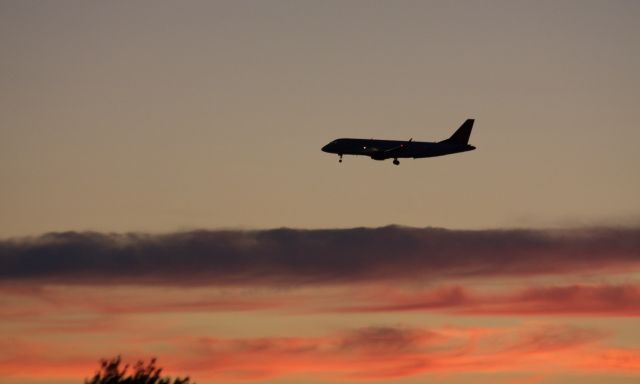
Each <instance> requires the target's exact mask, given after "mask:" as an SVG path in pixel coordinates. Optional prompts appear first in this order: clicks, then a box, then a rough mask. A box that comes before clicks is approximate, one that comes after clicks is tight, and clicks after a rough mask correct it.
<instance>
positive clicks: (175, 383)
mask: <svg viewBox="0 0 640 384" xmlns="http://www.w3.org/2000/svg"><path fill="white" fill-rule="evenodd" d="M121 364H122V358H121V357H120V356H117V357H114V358H113V359H111V360H107V359H102V360H100V370H99V371H98V372H96V374H95V375H94V376H93V378H92V379H91V380H89V379H85V381H84V384H196V383H193V382H191V381H190V379H189V376H187V377H185V378H182V379H181V378H179V377H177V378H175V379H171V378H170V377H161V375H162V368H158V367H157V366H156V359H155V358H152V359H151V361H149V364H145V362H144V361H143V360H139V361H138V362H137V363H136V364H135V365H134V366H133V369H132V371H131V372H129V364H126V365H124V367H121Z"/></svg>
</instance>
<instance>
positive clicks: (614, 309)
mask: <svg viewBox="0 0 640 384" xmlns="http://www.w3.org/2000/svg"><path fill="white" fill-rule="evenodd" d="M358 301H359V302H361V303H362V304H358V305H349V306H342V307H338V308H335V309H334V310H336V311H338V312H394V311H442V312H446V313H449V314H462V315H598V316H640V286H639V285H633V284H618V285H611V284H607V285H570V286H551V287H535V288H525V289H522V288H521V289H519V290H518V291H516V292H513V293H512V292H508V293H484V294H483V293H479V292H474V291H471V290H469V289H466V288H463V287H461V286H450V287H441V288H437V289H433V290H429V291H420V292H414V291H407V290H402V289H384V290H383V289H381V290H379V291H376V294H375V295H362V296H359V297H358Z"/></svg>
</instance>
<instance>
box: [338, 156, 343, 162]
mask: <svg viewBox="0 0 640 384" xmlns="http://www.w3.org/2000/svg"><path fill="white" fill-rule="evenodd" d="M338 163H342V154H340V159H338Z"/></svg>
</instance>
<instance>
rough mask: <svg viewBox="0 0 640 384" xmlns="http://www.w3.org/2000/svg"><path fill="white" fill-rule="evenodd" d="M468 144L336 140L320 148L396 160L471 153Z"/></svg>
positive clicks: (337, 152) (339, 152) (377, 158)
mask: <svg viewBox="0 0 640 384" xmlns="http://www.w3.org/2000/svg"><path fill="white" fill-rule="evenodd" d="M474 149H475V147H474V146H472V145H469V144H457V143H447V142H439V143H432V142H426V141H400V140H375V139H337V140H334V141H332V142H330V143H329V144H327V145H325V146H324V147H322V150H323V151H324V152H329V153H335V154H338V155H360V156H369V157H371V158H372V159H374V160H385V159H391V158H393V159H397V158H414V159H417V158H423V157H435V156H443V155H449V154H452V153H458V152H466V151H472V150H474Z"/></svg>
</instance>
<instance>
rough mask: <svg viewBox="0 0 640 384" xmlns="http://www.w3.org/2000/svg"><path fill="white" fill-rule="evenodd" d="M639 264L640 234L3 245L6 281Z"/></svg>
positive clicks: (178, 236) (325, 275)
mask: <svg viewBox="0 0 640 384" xmlns="http://www.w3.org/2000/svg"><path fill="white" fill-rule="evenodd" d="M638 265H640V229H589V230H587V229H584V230H563V231H534V230H485V231H450V230H444V229H433V228H426V229H416V228H403V227H393V226H392V227H383V228H374V229H369V228H355V229H344V230H341V229H335V230H294V229H276V230H265V231H193V232H181V233H173V234H165V235H144V234H101V233H92V232H86V233H76V232H66V233H52V234H47V235H43V236H41V237H36V238H29V239H10V240H4V241H1V242H0V281H4V282H8V281H25V280H29V281H52V282H60V283H87V282H88V283H122V282H127V283H136V284H156V283H163V284H179V285H181V284H188V285H192V284H195V285H233V284H241V285H282V284H284V285H287V284H327V283H346V282H366V281H374V280H411V279H421V281H424V280H438V279H442V278H447V277H477V276H512V275H516V276H517V275H536V274H562V273H572V272H576V271H581V270H589V269H607V268H612V269H615V268H623V267H624V268H632V267H633V268H636V267H638Z"/></svg>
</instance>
